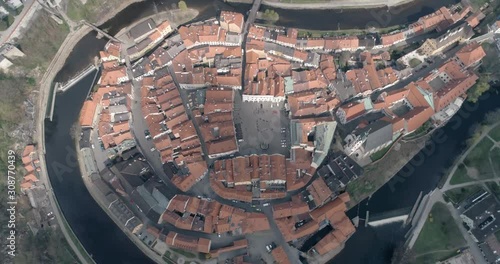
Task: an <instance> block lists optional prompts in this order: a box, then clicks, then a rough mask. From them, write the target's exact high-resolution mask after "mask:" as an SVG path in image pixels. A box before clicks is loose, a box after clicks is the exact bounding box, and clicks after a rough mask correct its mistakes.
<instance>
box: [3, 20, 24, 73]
mask: <svg viewBox="0 0 500 264" xmlns="http://www.w3.org/2000/svg"><path fill="white" fill-rule="evenodd" d="M0 17H1V16H0ZM24 56H25V54H24V53H23V52H22V51H21V50H19V49H18V48H17V47H16V46H14V45H12V44H9V43H6V44H3V45H2V46H0V70H2V71H4V72H8V71H9V68H10V67H11V66H12V65H14V62H13V60H15V59H17V58H21V57H24Z"/></svg>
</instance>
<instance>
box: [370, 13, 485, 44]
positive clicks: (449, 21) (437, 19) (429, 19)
mask: <svg viewBox="0 0 500 264" xmlns="http://www.w3.org/2000/svg"><path fill="white" fill-rule="evenodd" d="M467 16H468V17H467ZM480 16H481V13H480V12H479V13H472V8H471V7H470V6H468V5H466V6H462V5H455V6H453V7H451V8H447V7H441V8H440V9H439V10H437V11H435V12H434V13H431V14H429V15H426V16H423V17H421V18H419V19H418V21H417V22H415V23H413V24H410V25H409V27H408V28H407V29H405V30H401V31H397V32H392V33H389V34H384V35H382V36H381V39H380V40H381V43H380V47H389V46H392V45H394V44H397V43H400V42H403V41H405V40H407V39H409V38H412V37H415V36H419V35H422V34H425V33H428V32H431V31H434V30H436V31H438V32H441V31H444V30H447V29H448V28H449V27H450V26H452V25H454V24H455V23H457V22H459V21H462V20H464V18H465V17H467V19H466V22H467V23H468V24H469V25H470V26H472V27H475V26H477V25H478V24H479V20H480V18H479V17H480Z"/></svg>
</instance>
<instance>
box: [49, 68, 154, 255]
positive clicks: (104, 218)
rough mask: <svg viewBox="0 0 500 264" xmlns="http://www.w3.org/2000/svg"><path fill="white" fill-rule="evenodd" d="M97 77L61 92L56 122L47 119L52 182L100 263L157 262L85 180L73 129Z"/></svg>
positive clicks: (65, 211)
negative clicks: (96, 198) (115, 219)
mask: <svg viewBox="0 0 500 264" xmlns="http://www.w3.org/2000/svg"><path fill="white" fill-rule="evenodd" d="M93 78H94V74H89V75H88V76H87V77H85V78H83V79H82V80H81V81H80V82H79V83H78V84H76V85H75V86H74V87H72V88H71V89H69V90H68V91H66V92H65V93H63V94H58V95H57V98H56V105H55V109H54V119H53V122H49V121H46V123H45V134H46V136H45V143H46V144H45V147H46V161H47V170H48V173H49V178H50V182H51V184H52V188H53V190H54V193H55V195H56V198H57V201H58V202H59V205H60V207H61V210H62V212H63V214H64V216H65V218H66V220H67V222H68V223H69V225H70V226H71V228H72V229H73V232H74V233H75V234H76V236H77V237H78V239H79V240H80V242H81V243H82V245H83V246H84V247H85V249H86V250H87V251H88V252H89V254H91V255H92V256H93V258H94V260H95V261H96V262H97V263H130V264H137V263H154V262H152V261H151V260H150V259H149V258H148V257H146V256H145V255H144V254H143V253H142V252H141V251H140V250H139V249H138V248H137V247H136V246H135V245H134V244H133V242H132V241H131V240H130V239H129V238H128V237H127V236H126V235H125V233H123V232H122V231H121V230H120V228H118V226H116V225H115V224H114V222H113V221H112V220H111V219H110V218H109V217H108V215H107V214H106V213H105V212H104V211H103V210H102V209H101V207H99V205H98V204H97V203H96V202H95V201H94V199H93V198H92V196H90V194H89V192H88V191H87V188H86V187H85V185H84V183H83V181H82V175H81V174H80V170H79V168H78V163H77V161H76V156H75V155H74V153H75V144H74V142H75V141H74V140H73V139H72V137H71V136H70V130H71V127H72V126H73V124H75V122H77V120H78V116H79V113H80V109H81V107H82V105H83V101H84V99H85V97H86V96H87V94H88V92H89V90H90V87H91V86H92V81H93ZM47 120H48V119H47Z"/></svg>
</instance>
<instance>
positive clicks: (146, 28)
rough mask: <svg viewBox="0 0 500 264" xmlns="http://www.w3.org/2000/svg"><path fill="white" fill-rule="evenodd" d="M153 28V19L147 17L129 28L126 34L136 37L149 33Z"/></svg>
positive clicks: (154, 24)
mask: <svg viewBox="0 0 500 264" xmlns="http://www.w3.org/2000/svg"><path fill="white" fill-rule="evenodd" d="M154 28H156V23H155V22H154V20H153V19H151V18H149V19H146V20H144V21H143V22H141V23H139V24H137V25H135V26H134V27H133V28H131V29H130V30H129V33H128V34H129V36H130V37H131V38H133V39H137V38H139V37H141V36H143V35H145V34H147V33H149V32H150V31H151V30H153V29H154Z"/></svg>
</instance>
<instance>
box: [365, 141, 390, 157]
mask: <svg viewBox="0 0 500 264" xmlns="http://www.w3.org/2000/svg"><path fill="white" fill-rule="evenodd" d="M392 145H394V143H392V144H390V145H389V146H387V147H385V148H383V149H381V150H379V151H377V152H375V153H373V154H371V155H370V159H371V160H372V161H377V160H379V159H381V158H383V157H384V155H385V154H386V153H387V151H389V150H390V149H391V147H392Z"/></svg>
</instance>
